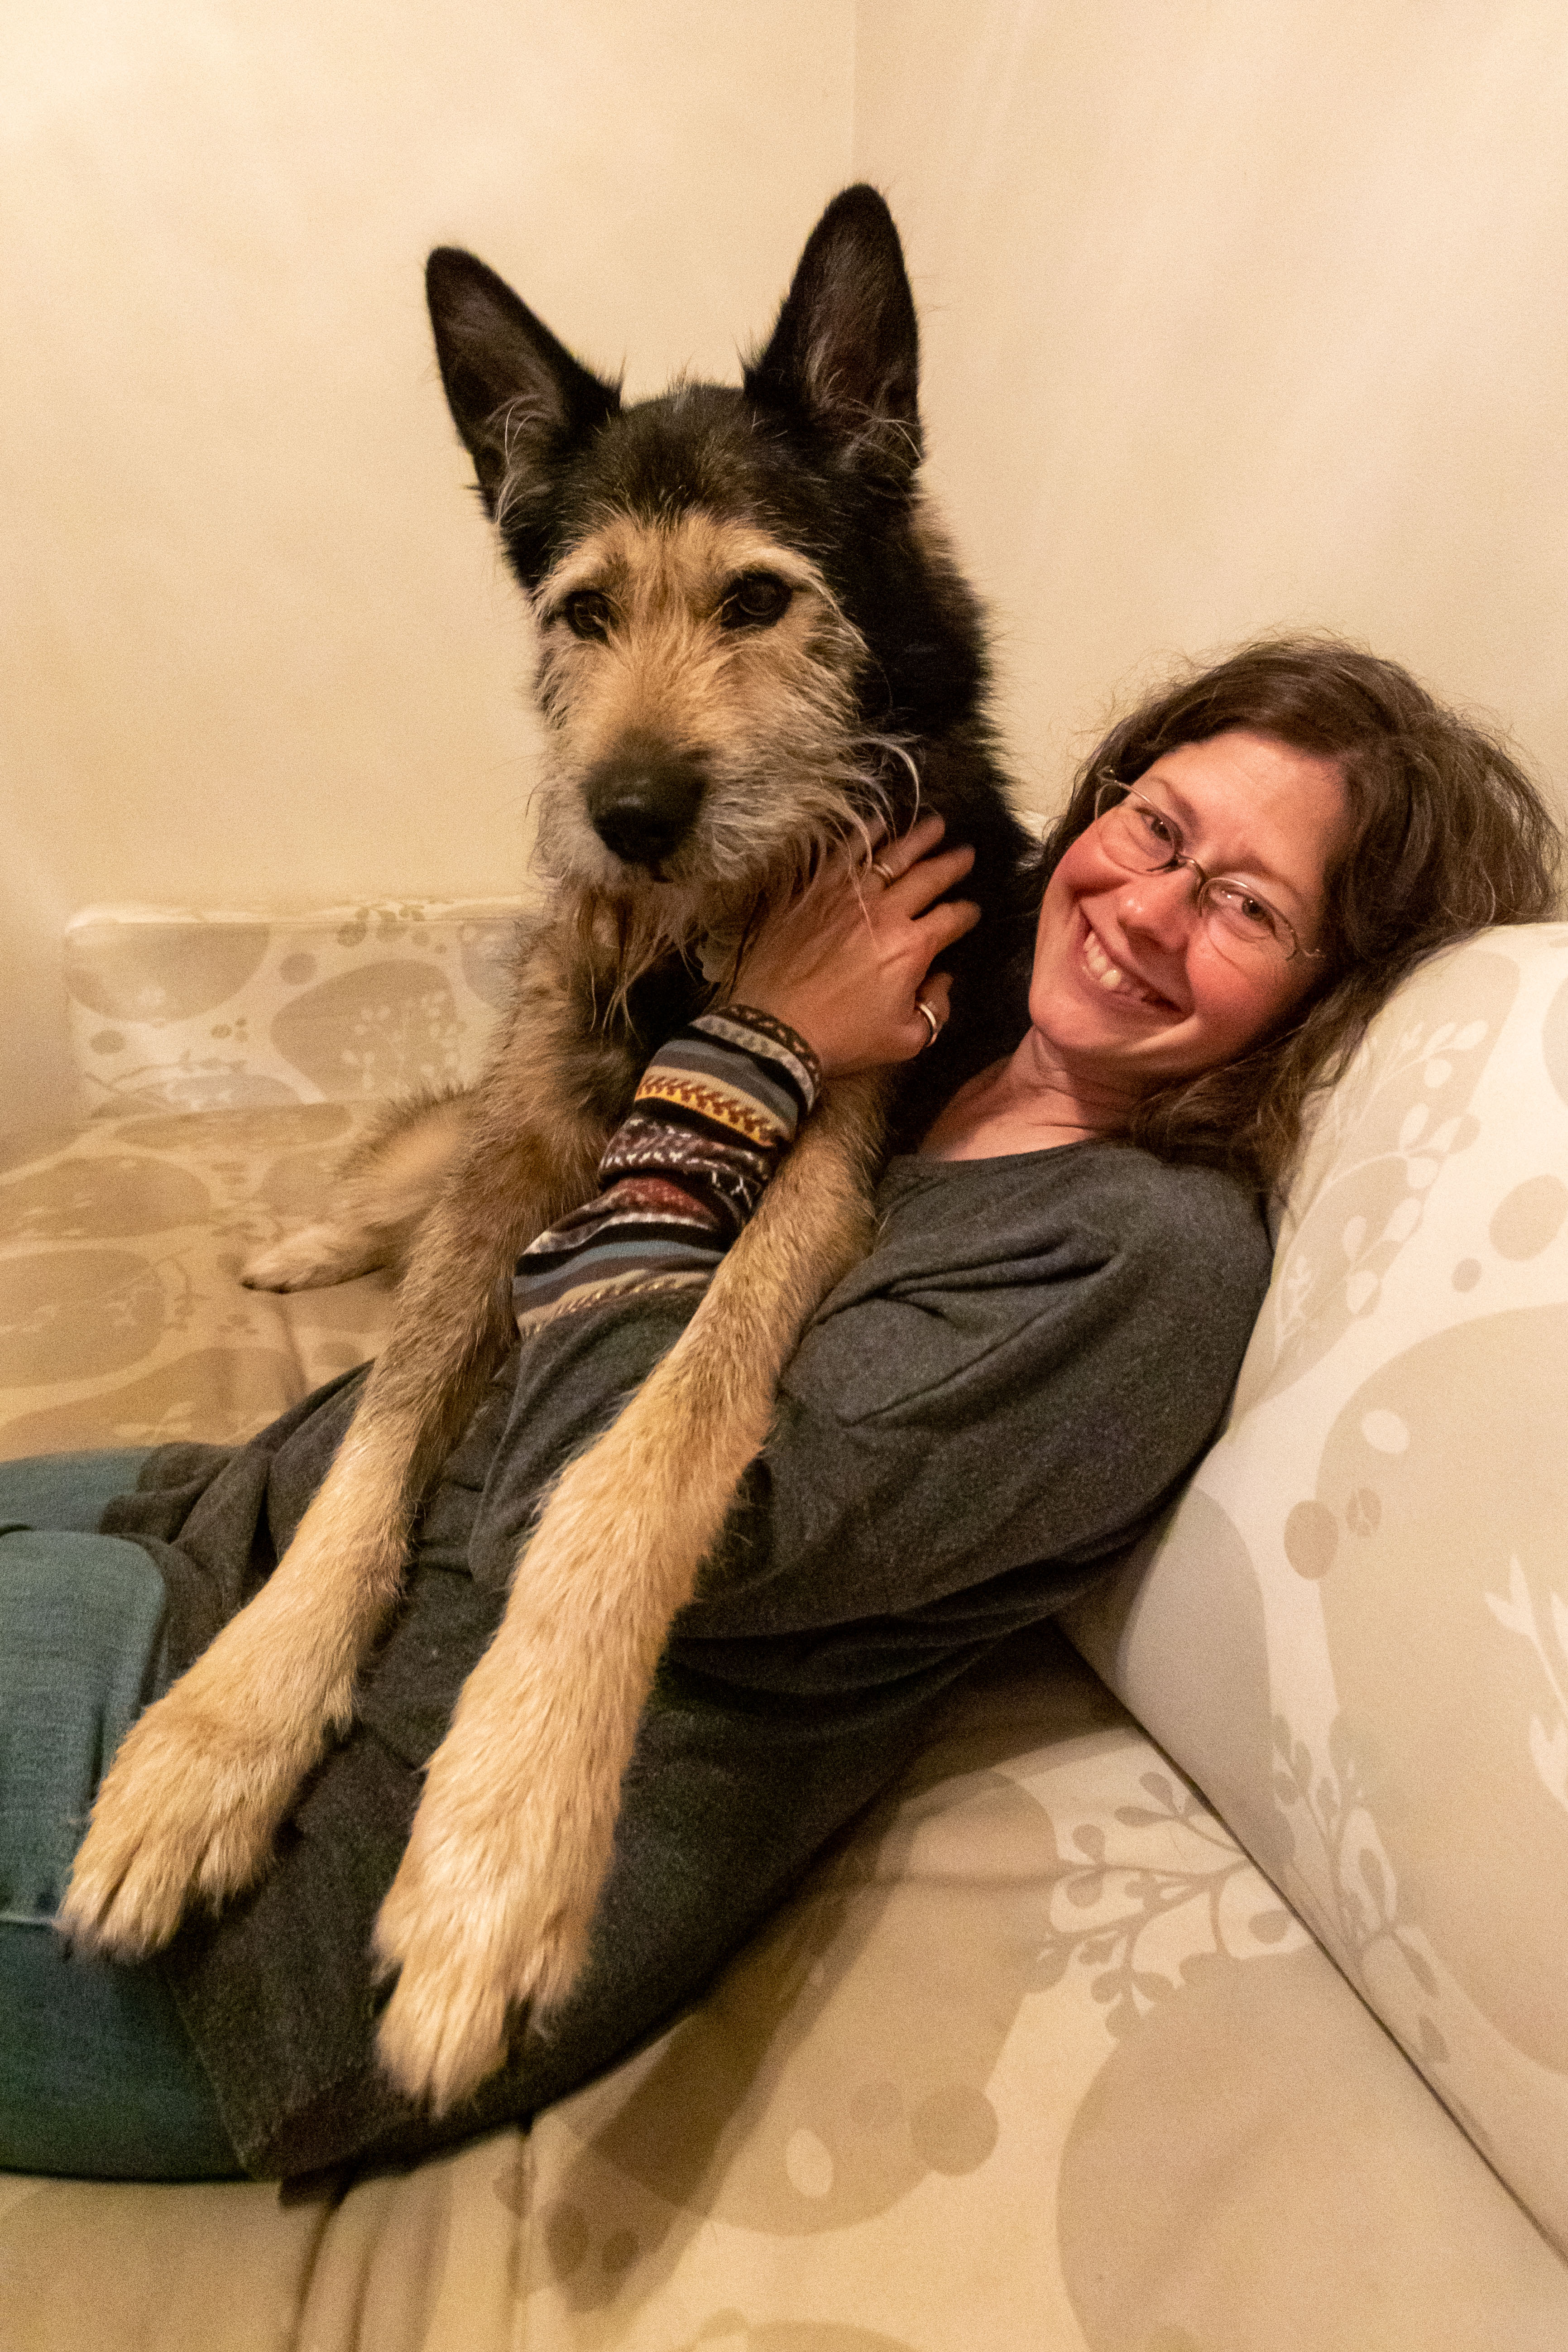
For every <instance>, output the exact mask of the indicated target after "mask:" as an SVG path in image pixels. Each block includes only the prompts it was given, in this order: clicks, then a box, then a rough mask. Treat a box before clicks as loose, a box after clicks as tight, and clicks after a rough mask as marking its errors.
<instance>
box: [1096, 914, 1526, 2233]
mask: <svg viewBox="0 0 1568 2352" xmlns="http://www.w3.org/2000/svg"><path fill="white" fill-rule="evenodd" d="M1565 990H1568V929H1564V928H1563V927H1562V926H1560V925H1552V924H1547V925H1539V926H1531V927H1527V928H1521V929H1512V930H1509V929H1502V930H1496V931H1492V932H1489V933H1488V934H1486V935H1485V936H1484V937H1483V938H1482V939H1480V940H1476V941H1473V942H1471V943H1470V944H1468V945H1467V946H1465V947H1462V948H1459V949H1457V950H1450V951H1449V952H1448V953H1447V954H1446V955H1444V956H1442V957H1440V958H1438V959H1436V961H1433V962H1432V963H1431V964H1429V965H1428V966H1426V968H1425V969H1424V970H1423V971H1419V972H1417V973H1416V974H1415V977H1414V978H1413V980H1412V981H1411V982H1409V983H1407V985H1406V987H1405V989H1404V990H1403V991H1402V992H1401V993H1400V995H1399V996H1398V997H1397V999H1396V1000H1395V1001H1394V1003H1391V1004H1390V1005H1389V1006H1387V1007H1386V1008H1385V1010H1384V1013H1383V1015H1382V1016H1381V1018H1380V1020H1379V1021H1378V1023H1377V1024H1375V1025H1374V1027H1373V1032H1372V1034H1370V1036H1369V1037H1368V1039H1367V1041H1366V1044H1365V1045H1364V1046H1363V1050H1362V1052H1361V1054H1360V1055H1359V1057H1358V1060H1357V1062H1356V1064H1355V1066H1354V1067H1353V1068H1352V1070H1351V1071H1350V1072H1349V1073H1348V1074H1347V1075H1346V1076H1345V1078H1344V1079H1343V1080H1342V1082H1341V1084H1340V1086H1339V1087H1337V1089H1336V1090H1335V1093H1334V1095H1333V1097H1331V1101H1330V1102H1329V1104H1328V1106H1327V1107H1326V1109H1325V1111H1324V1114H1323V1116H1322V1118H1321V1119H1320V1121H1319V1123H1318V1127H1317V1130H1316V1133H1315V1135H1314V1137H1313V1139H1312V1141H1311V1143H1310V1148H1309V1150H1308V1152H1307V1154H1306V1158H1305V1161H1304V1164H1303V1167H1302V1170H1301V1172H1300V1176H1299V1178H1298V1180H1297V1181H1296V1183H1295V1185H1294V1187H1293V1190H1292V1194H1291V1199H1290V1202H1289V1208H1288V1211H1287V1214H1286V1216H1285V1219H1284V1222H1283V1225H1282V1230H1281V1234H1280V1241H1279V1253H1278V1256H1277V1260H1276V1270H1275V1280H1274V1286H1273V1288H1272V1290H1271V1293H1270V1296H1269V1298H1268V1301H1267V1302H1266V1304H1265V1307H1264V1310H1263V1313H1262V1316H1261V1317H1260V1318H1259V1321H1258V1329H1257V1332H1256V1334H1255V1337H1254V1339H1253V1344H1252V1348H1251V1350H1250V1352H1249V1354H1248V1357H1247V1363H1246V1365H1245V1366H1244V1368H1243V1371H1242V1376H1241V1381H1240V1385H1239V1388H1238V1390H1237V1399H1236V1403H1235V1408H1234V1411H1233V1413H1232V1417H1231V1421H1230V1423H1229V1427H1228V1429H1227V1431H1226V1434H1225V1436H1224V1437H1223V1439H1222V1440H1221V1442H1220V1444H1218V1445H1216V1446H1215V1449H1214V1451H1213V1452H1212V1453H1211V1454H1210V1455H1209V1457H1208V1458H1207V1460H1206V1461H1205V1463H1204V1464H1203V1465H1201V1467H1200V1469H1199V1471H1198V1473H1197V1475H1196V1477H1195V1478H1194V1482H1193V1485H1192V1486H1191V1488H1190V1489H1189V1491H1188V1493H1187V1494H1186V1495H1185V1496H1184V1498H1183V1500H1182V1502H1181V1503H1180V1504H1179V1506H1178V1507H1177V1508H1176V1510H1175V1512H1174V1514H1173V1517H1172V1520H1171V1522H1170V1524H1169V1526H1168V1527H1167V1528H1166V1529H1165V1530H1164V1531H1163V1533H1162V1534H1161V1535H1160V1536H1159V1537H1158V1538H1155V1539H1154V1540H1153V1541H1152V1542H1150V1543H1147V1544H1146V1545H1145V1546H1144V1547H1143V1548H1142V1551H1141V1553H1140V1554H1139V1556H1138V1557H1137V1558H1136V1559H1134V1560H1133V1561H1132V1562H1131V1563H1130V1564H1129V1565H1128V1567H1127V1568H1126V1569H1125V1570H1123V1571H1122V1573H1121V1576H1120V1577H1119V1578H1118V1580H1116V1582H1115V1584H1114V1585H1113V1586H1111V1587H1110V1588H1107V1589H1105V1590H1103V1591H1101V1592H1100V1594H1098V1595H1096V1596H1094V1597H1093V1598H1092V1599H1091V1600H1090V1601H1088V1602H1086V1603H1085V1604H1084V1605H1083V1606H1082V1607H1081V1608H1080V1610H1079V1612H1076V1613H1075V1615H1074V1617H1073V1619H1072V1621H1071V1622H1072V1631H1073V1633H1074V1638H1075V1639H1076V1640H1078V1641H1079V1644H1080V1646H1081V1647H1082V1649H1083V1651H1084V1653H1085V1654H1086V1655H1087V1656H1088V1657H1089V1659H1090V1660H1091V1662H1092V1663H1093V1664H1096V1665H1097V1666H1098V1668H1099V1669H1100V1672H1101V1673H1102V1674H1103V1675H1105V1676H1106V1677H1107V1679H1108V1680H1109V1681H1110V1683H1111V1684H1112V1685H1113V1687H1115V1688H1116V1689H1117V1691H1118V1692H1119V1693H1120V1694H1121V1696H1122V1697H1123V1698H1124V1699H1125V1700H1126V1702H1127V1704H1128V1705H1129V1706H1131V1707H1132V1708H1133V1710H1134V1711H1135V1713H1136V1714H1137V1715H1138V1717H1140V1719H1141V1720H1142V1722H1143V1723H1144V1725H1145V1726H1146V1727H1148V1728H1149V1730H1150V1731H1151V1732H1152V1734H1153V1735H1154V1737H1155V1738H1158V1739H1159V1740H1160V1741H1161V1742H1162V1744H1163V1746H1164V1747H1165V1748H1167V1749H1168V1750H1169V1752H1170V1753H1171V1754H1172V1756H1173V1757H1174V1758H1175V1759H1177V1761H1178V1762H1179V1763H1180V1764H1181V1765H1182V1766H1183V1768H1184V1769H1185V1770H1186V1771H1188V1772H1190V1773H1191V1774H1192V1776H1193V1777H1194V1780H1196V1781H1197V1782H1198V1784H1199V1785H1200V1786H1201V1787H1202V1788H1203V1790H1205V1793H1206V1795H1207V1796H1208V1797H1209V1799H1210V1800H1211V1801H1213V1802H1214V1803H1215V1806H1216V1807H1217V1809H1218V1810H1219V1811H1220V1812H1221V1814H1222V1815H1223V1816H1224V1818H1225V1820H1226V1822H1227V1823H1228V1824H1229V1826H1230V1827H1231V1828H1232V1829H1233V1830H1234V1831H1235V1832H1237V1835H1238V1837H1239V1838H1240V1839H1241V1841H1242V1843H1244V1844H1245V1845H1246V1846H1247V1848H1248V1849H1249V1851H1250V1852H1251V1853H1254V1854H1255V1855H1256V1856H1258V1859H1259V1860H1260V1861H1261V1862H1262V1863H1263V1864H1264V1866H1265V1867H1266V1868H1267V1869H1268V1871H1269V1872H1270V1874H1272V1876H1273V1878H1274V1880H1275V1883H1276V1884H1277V1885H1279V1888H1280V1891H1281V1893H1282V1894H1283V1895H1285V1897H1286V1898H1287V1899H1288V1901H1289V1904H1290V1905H1291V1906H1293V1908H1294V1909H1295V1910H1296V1911H1297V1912H1299V1913H1300V1916H1301V1917H1302V1918H1303V1919H1304V1920H1305V1921H1306V1923H1307V1924H1308V1926H1309V1927H1310V1928H1311V1929H1312V1931H1313V1933H1314V1934H1315V1935H1316V1936H1317V1937H1319V1938H1320V1940H1321V1943H1322V1944H1323V1946H1324V1947H1325V1948H1326V1949H1327V1950H1328V1951H1329V1952H1331V1954H1332V1955H1333V1957H1334V1958H1335V1959H1336V1960H1337V1961H1338V1962H1339V1964H1340V1966H1341V1967H1342V1969H1343V1970H1344V1971H1345V1974H1346V1975H1347V1977H1348V1978H1349V1979H1350V1980H1351V1982H1352V1983H1353V1984H1354V1985H1355V1986H1356V1987H1357V1988H1358V1989H1359V1990H1360V1991H1361V1992H1362V1993H1363V1996H1364V1997H1365V1999H1366V2000H1367V2001H1368V2002H1369V2003H1370V2004H1371V2006H1372V2008H1373V2011H1375V2013H1376V2014H1377V2016H1378V2017H1380V2018H1381V2019H1382V2020H1383V2021H1384V2024H1385V2025H1386V2026H1387V2027H1388V2028H1389V2030H1390V2032H1392V2033H1393V2034H1394V2037H1395V2038H1396V2040H1397V2041H1398V2042H1400V2044H1401V2045H1402V2046H1403V2048H1404V2049H1405V2051H1406V2052H1407V2053H1408V2054H1409V2056H1410V2057H1411V2059H1412V2060H1413V2061H1414V2063H1415V2065H1416V2066H1417V2067H1418V2068H1419V2069H1420V2070H1421V2072H1422V2073H1423V2074H1425V2075H1426V2079H1427V2081H1428V2082H1429V2083H1430V2084H1431V2086H1432V2088H1433V2089H1434V2090H1435V2091H1436V2093H1437V2094H1438V2095H1439V2096H1440V2097H1441V2098H1442V2099H1443V2100H1444V2102H1445V2104H1446V2105H1447V2107H1448V2108H1449V2110H1450V2112H1451V2113H1452V2114H1453V2115H1455V2116H1457V2117H1458V2119H1459V2120H1460V2122H1461V2123H1462V2124H1463V2125H1464V2127H1465V2129H1466V2130H1467V2131H1468V2134H1469V2136H1470V2137H1471V2139H1472V2140H1473V2141H1474V2143H1475V2144H1476V2146H1477V2147H1480V2148H1481V2149H1483V2150H1484V2151H1485V2153H1486V2155H1487V2157H1488V2158H1489V2161H1490V2162H1491V2163H1492V2164H1494V2165H1495V2166H1496V2168H1497V2169H1498V2171H1499V2173H1500V2175H1501V2177H1502V2178H1503V2179H1504V2180H1506V2181H1507V2182H1508V2184H1509V2185H1510V2188H1511V2189H1513V2190H1514V2191H1515V2193H1516V2194H1517V2195H1518V2196H1519V2197H1520V2198H1521V2200H1522V2201H1523V2203H1524V2204H1525V2206H1526V2207H1527V2208H1528V2210H1530V2211H1531V2213H1532V2214H1533V2215H1534V2217H1535V2219H1536V2221H1538V2222H1539V2223H1540V2225H1541V2227H1542V2229H1543V2230H1544V2231H1546V2232H1547V2233H1548V2235H1549V2236H1550V2237H1551V2238H1552V2241H1553V2242H1554V2243H1555V2244H1556V2245H1557V2246H1558V2247H1560V2248H1568V2166H1565V2165H1564V2162H1563V2151H1564V2149H1565V2148H1568V1645H1565V1638H1564V1637H1565V1636H1568V1431H1565V1426H1564V1413H1565V1412H1568V1403H1565V1400H1568V1084H1565V1083H1564V1081H1565V1079H1568V1065H1565V1063H1564V1058H1563V1055H1564V1037H1565V1034H1568V1032H1565V1029H1564V1010H1563V1008H1564V1004H1565V1003H1568V996H1565ZM1221 1560H1223V1561H1224V1562H1225V1563H1226V1567H1225V1571H1224V1572H1225V1577H1226V1594H1225V1608H1226V1624H1227V1626H1228V1628H1229V1629H1230V1630H1229V1631H1228V1632H1227V1633H1226V1634H1224V1635H1222V1637H1221V1639H1220V1641H1219V1643H1217V1644H1215V1645H1213V1646H1211V1647H1207V1648H1205V1643H1204V1641H1203V1639H1202V1638H1201V1636H1200V1635H1198V1634H1196V1633H1194V1626H1196V1625H1199V1624H1201V1623H1202V1622H1204V1619H1205V1612H1212V1608H1213V1606H1214V1604H1215V1600H1216V1597H1217V1596H1218V1593H1219V1586H1218V1584H1217V1582H1216V1572H1217V1563H1218V1562H1219V1561H1221ZM1238 1594H1244V1596H1245V1597H1244V1599H1242V1600H1241V1601H1239V1602H1238V1601H1237V1595H1238ZM1243 1622H1245V1623H1246V1625H1247V1636H1246V1638H1245V1639H1244V1640H1242V1641H1240V1642H1238V1641H1237V1639H1236V1637H1235V1636H1236V1629H1237V1627H1238V1626H1239V1625H1241V1624H1242V1623H1243ZM1221 1669H1223V1675H1222V1672H1221ZM1265 1718H1267V1719H1268V1721H1269V1723H1270V1724H1271V1726H1272V1738H1273V1758H1272V1768H1271V1769H1270V1770H1269V1771H1268V1773H1264V1772H1262V1771H1260V1770H1259V1769H1258V1752H1257V1751H1258V1741H1257V1738H1256V1735H1255V1734H1254V1732H1253V1731H1252V1729H1251V1727H1254V1726H1256V1725H1257V1724H1258V1723H1260V1722H1261V1721H1263V1720H1264V1719H1265ZM1242 1727H1247V1737H1246V1738H1240V1737H1238V1732H1239V1731H1240V1730H1241V1728H1242Z"/></svg>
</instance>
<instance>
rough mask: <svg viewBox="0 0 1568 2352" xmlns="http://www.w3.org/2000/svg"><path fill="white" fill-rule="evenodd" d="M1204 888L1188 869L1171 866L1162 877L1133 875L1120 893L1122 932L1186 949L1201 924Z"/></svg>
mask: <svg viewBox="0 0 1568 2352" xmlns="http://www.w3.org/2000/svg"><path fill="white" fill-rule="evenodd" d="M1202 887H1203V885H1202V882H1201V881H1200V879H1199V877H1198V876H1197V875H1195V874H1194V872H1193V870H1192V868H1191V867H1190V866H1166V867H1164V868H1163V871H1162V872H1160V873H1158V874H1132V875H1129V876H1128V877H1127V880H1126V881H1125V883H1124V884H1123V885H1122V887H1121V890H1120V891H1119V892H1118V893H1117V907H1116V910H1117V913H1118V914H1119V915H1120V916H1121V923H1122V928H1123V929H1126V930H1130V931H1142V933H1144V935H1145V936H1146V937H1148V938H1150V939H1153V940H1158V941H1159V942H1160V944H1161V945H1162V946H1164V947H1172V948H1175V947H1182V946H1184V945H1185V943H1186V941H1187V940H1188V938H1189V937H1190V935H1191V933H1192V930H1193V927H1194V924H1195V923H1196V922H1197V920H1198V892H1199V891H1200V889H1201V888H1202Z"/></svg>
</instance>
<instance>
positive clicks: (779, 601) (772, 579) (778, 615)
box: [719, 572, 795, 629]
mask: <svg viewBox="0 0 1568 2352" xmlns="http://www.w3.org/2000/svg"><path fill="white" fill-rule="evenodd" d="M794 594H795V590H794V589H793V588H792V587H791V586H790V584H789V582H788V581H787V580H781V579H780V578H779V576H778V573H777V572H742V574H741V576H740V578H739V579H738V580H732V581H731V583H730V587H729V592H728V593H727V594H726V596H725V598H724V602H723V603H722V604H721V605H720V607H719V618H720V621H721V623H722V625H723V626H724V627H725V628H726V629H771V628H772V627H773V623H774V622H775V621H782V620H783V618H784V614H785V613H786V612H787V611H788V610H789V604H790V599H791V597H792V596H793V595H794Z"/></svg>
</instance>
